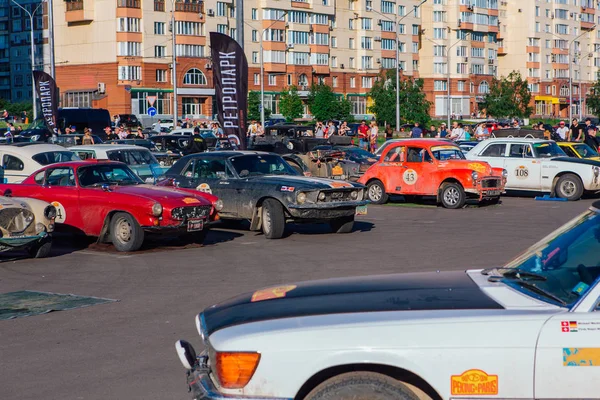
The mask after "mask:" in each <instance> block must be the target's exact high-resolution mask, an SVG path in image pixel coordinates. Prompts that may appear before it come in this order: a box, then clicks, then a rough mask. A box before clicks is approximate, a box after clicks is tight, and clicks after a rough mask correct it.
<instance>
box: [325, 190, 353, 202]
mask: <svg viewBox="0 0 600 400" xmlns="http://www.w3.org/2000/svg"><path fill="white" fill-rule="evenodd" d="M323 193H325V200H320V201H319V202H321V203H324V202H338V201H352V200H353V199H352V197H350V193H352V191H350V190H347V191H331V192H323ZM359 197H360V196H359Z"/></svg>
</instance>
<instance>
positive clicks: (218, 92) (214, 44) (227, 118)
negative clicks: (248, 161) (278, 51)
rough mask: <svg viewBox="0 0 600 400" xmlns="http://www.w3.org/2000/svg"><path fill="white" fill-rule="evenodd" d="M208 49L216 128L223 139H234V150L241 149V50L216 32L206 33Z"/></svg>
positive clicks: (244, 79) (244, 77) (244, 70)
mask: <svg viewBox="0 0 600 400" xmlns="http://www.w3.org/2000/svg"><path fill="white" fill-rule="evenodd" d="M210 46H211V50H210V51H211V57H212V63H213V82H214V86H215V98H216V106H217V118H218V120H219V124H220V125H221V127H222V128H223V133H224V134H225V137H227V138H230V139H231V138H232V137H235V138H236V139H237V140H236V141H237V143H236V144H237V145H238V147H239V148H241V149H245V148H246V140H245V139H246V107H247V103H248V61H247V60H246V55H245V54H244V49H242V48H241V46H240V45H239V44H238V43H237V42H236V41H235V40H234V39H232V38H231V37H229V36H227V35H223V34H221V33H217V32H211V33H210Z"/></svg>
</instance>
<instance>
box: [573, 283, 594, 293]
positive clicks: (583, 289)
mask: <svg viewBox="0 0 600 400" xmlns="http://www.w3.org/2000/svg"><path fill="white" fill-rule="evenodd" d="M589 288H590V285H588V284H585V283H583V282H579V283H578V284H577V285H576V286H575V287H574V288H573V290H571V292H573V293H575V294H578V295H580V296H581V295H582V294H584V293H585V292H586V290H588V289H589Z"/></svg>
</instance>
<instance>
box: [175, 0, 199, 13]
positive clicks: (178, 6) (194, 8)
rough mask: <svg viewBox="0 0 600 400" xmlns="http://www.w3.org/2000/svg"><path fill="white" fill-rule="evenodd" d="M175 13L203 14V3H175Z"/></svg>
mask: <svg viewBox="0 0 600 400" xmlns="http://www.w3.org/2000/svg"><path fill="white" fill-rule="evenodd" d="M175 11H179V12H192V13H196V14H198V13H204V2H201V1H198V2H182V1H178V2H176V3H175Z"/></svg>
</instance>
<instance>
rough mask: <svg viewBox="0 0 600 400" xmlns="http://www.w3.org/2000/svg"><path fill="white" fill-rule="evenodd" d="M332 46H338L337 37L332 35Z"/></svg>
mask: <svg viewBox="0 0 600 400" xmlns="http://www.w3.org/2000/svg"><path fill="white" fill-rule="evenodd" d="M331 47H333V48H336V47H337V38H336V37H335V36H332V37H331Z"/></svg>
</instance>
